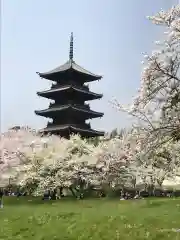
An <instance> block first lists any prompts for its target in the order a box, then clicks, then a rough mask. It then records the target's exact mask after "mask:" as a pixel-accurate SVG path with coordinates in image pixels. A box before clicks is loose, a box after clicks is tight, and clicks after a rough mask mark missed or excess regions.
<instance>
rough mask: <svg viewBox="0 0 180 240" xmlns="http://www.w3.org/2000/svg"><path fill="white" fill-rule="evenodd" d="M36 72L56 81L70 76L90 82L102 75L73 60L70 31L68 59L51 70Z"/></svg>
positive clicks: (68, 78)
mask: <svg viewBox="0 0 180 240" xmlns="http://www.w3.org/2000/svg"><path fill="white" fill-rule="evenodd" d="M37 74H38V75H39V76H40V77H42V78H45V79H48V80H52V81H56V82H60V81H61V80H62V79H64V80H66V79H67V80H70V79H72V78H73V79H74V78H75V79H78V80H79V81H82V82H91V81H95V80H99V79H101V78H102V76H100V75H96V74H93V73H91V72H90V71H88V70H86V69H84V68H83V67H81V66H80V65H78V64H77V63H75V61H74V60H73V33H71V39H70V50H69V60H68V61H67V62H66V63H65V64H63V65H61V66H59V67H56V68H55V69H53V70H50V71H48V72H44V73H40V72H37Z"/></svg>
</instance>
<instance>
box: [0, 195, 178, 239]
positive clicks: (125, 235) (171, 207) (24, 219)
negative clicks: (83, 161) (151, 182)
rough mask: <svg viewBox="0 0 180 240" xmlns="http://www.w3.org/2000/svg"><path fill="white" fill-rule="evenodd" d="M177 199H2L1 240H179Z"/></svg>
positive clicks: (0, 217) (0, 215) (0, 216)
mask: <svg viewBox="0 0 180 240" xmlns="http://www.w3.org/2000/svg"><path fill="white" fill-rule="evenodd" d="M178 229H180V199H154V200H153V199H147V200H136V201H133V200H129V201H118V200H108V199H95V200H83V201H78V200H74V201H73V200H66V201H65V200H61V201H57V202H56V201H55V202H53V201H48V202H46V203H42V201H39V200H38V201H37V200H32V202H28V201H27V199H24V198H23V197H22V198H21V199H20V200H19V201H18V200H17V199H16V198H15V197H11V198H6V199H5V200H4V208H3V209H0V240H22V239H26V240H55V239H59V240H65V239H66V240H85V239H92V240H116V239H120V240H121V239H122V240H145V239H152V240H155V239H158V240H160V239H162V240H167V239H171V240H180V230H179V232H178Z"/></svg>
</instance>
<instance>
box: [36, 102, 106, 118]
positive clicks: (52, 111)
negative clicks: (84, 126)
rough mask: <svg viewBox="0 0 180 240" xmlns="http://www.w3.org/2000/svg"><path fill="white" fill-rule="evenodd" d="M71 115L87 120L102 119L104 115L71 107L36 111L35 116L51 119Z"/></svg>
mask: <svg viewBox="0 0 180 240" xmlns="http://www.w3.org/2000/svg"><path fill="white" fill-rule="evenodd" d="M69 113H71V114H73V115H79V114H81V115H82V116H83V115H84V117H85V116H87V118H97V117H103V115H104V113H101V112H95V111H92V110H87V109H83V108H78V107H73V106H71V105H70V106H68V105H67V106H61V107H57V108H55V107H52V108H48V109H45V110H36V111H35V114H36V115H39V116H42V117H48V118H53V117H54V116H57V115H59V116H60V115H62V116H66V115H67V116H68V114H69Z"/></svg>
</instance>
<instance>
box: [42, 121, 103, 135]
mask: <svg viewBox="0 0 180 240" xmlns="http://www.w3.org/2000/svg"><path fill="white" fill-rule="evenodd" d="M64 130H68V131H69V130H70V131H72V132H75V133H80V132H81V133H84V135H90V136H104V132H102V131H96V130H94V129H91V128H90V129H85V128H80V127H76V126H74V125H72V124H67V125H54V126H49V127H46V128H44V129H42V130H40V132H42V133H49V132H50V133H53V132H57V131H64Z"/></svg>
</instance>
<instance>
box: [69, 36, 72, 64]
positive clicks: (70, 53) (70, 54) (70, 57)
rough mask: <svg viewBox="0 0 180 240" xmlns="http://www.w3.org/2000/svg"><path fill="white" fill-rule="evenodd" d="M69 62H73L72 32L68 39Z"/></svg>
mask: <svg viewBox="0 0 180 240" xmlns="http://www.w3.org/2000/svg"><path fill="white" fill-rule="evenodd" d="M69 60H73V32H72V33H71V38H70V49H69Z"/></svg>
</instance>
